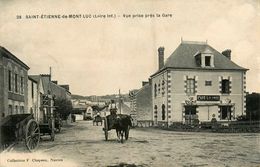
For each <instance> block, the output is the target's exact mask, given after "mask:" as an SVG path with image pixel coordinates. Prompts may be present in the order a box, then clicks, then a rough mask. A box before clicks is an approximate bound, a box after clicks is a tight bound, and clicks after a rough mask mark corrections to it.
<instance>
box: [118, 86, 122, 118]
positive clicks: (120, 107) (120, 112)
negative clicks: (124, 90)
mask: <svg viewBox="0 0 260 167" xmlns="http://www.w3.org/2000/svg"><path fill="white" fill-rule="evenodd" d="M118 98H119V103H118V104H119V113H120V114H122V113H121V94H120V89H119V97H118Z"/></svg>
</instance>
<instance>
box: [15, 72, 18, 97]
mask: <svg viewBox="0 0 260 167" xmlns="http://www.w3.org/2000/svg"><path fill="white" fill-rule="evenodd" d="M17 77H18V75H17V74H15V75H14V91H15V93H17V92H18V80H17V79H18V78H17Z"/></svg>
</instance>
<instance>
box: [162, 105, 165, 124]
mask: <svg viewBox="0 0 260 167" xmlns="http://www.w3.org/2000/svg"><path fill="white" fill-rule="evenodd" d="M162 120H165V105H164V104H163V105H162Z"/></svg>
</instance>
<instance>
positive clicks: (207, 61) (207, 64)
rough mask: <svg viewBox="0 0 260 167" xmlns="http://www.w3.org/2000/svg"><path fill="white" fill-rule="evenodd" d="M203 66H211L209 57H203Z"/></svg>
mask: <svg viewBox="0 0 260 167" xmlns="http://www.w3.org/2000/svg"><path fill="white" fill-rule="evenodd" d="M205 66H206V67H210V66H211V56H205Z"/></svg>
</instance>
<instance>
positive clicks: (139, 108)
mask: <svg viewBox="0 0 260 167" xmlns="http://www.w3.org/2000/svg"><path fill="white" fill-rule="evenodd" d="M129 97H130V104H131V105H130V108H131V115H132V117H133V118H134V122H135V125H137V126H150V125H151V121H152V120H153V119H152V112H153V109H152V106H153V105H152V86H151V84H150V83H149V82H142V88H140V89H138V90H132V91H130V92H129Z"/></svg>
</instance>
